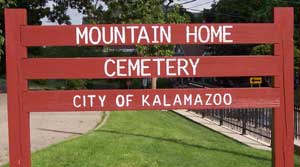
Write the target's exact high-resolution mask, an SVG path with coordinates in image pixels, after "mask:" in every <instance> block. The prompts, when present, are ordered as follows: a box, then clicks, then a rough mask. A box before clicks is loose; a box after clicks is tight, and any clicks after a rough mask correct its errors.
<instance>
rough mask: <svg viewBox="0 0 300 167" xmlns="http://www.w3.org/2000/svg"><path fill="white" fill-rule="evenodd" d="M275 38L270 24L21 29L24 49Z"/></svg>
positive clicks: (247, 41)
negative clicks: (29, 47)
mask: <svg viewBox="0 0 300 167" xmlns="http://www.w3.org/2000/svg"><path fill="white" fill-rule="evenodd" d="M76 29H77V30H76ZM110 29H112V31H110ZM76 31H77V35H76ZM86 31H87V32H86ZM199 31H200V33H199ZM120 34H121V37H122V38H120ZM123 34H124V35H123ZM276 34H277V29H276V27H275V26H274V24H272V23H256V24H230V23H225V24H122V25H118V24H102V25H80V26H77V25H66V26H24V27H23V28H22V30H21V35H22V44H23V45H24V46H77V45H137V44H139V45H145V44H252V43H277V42H279V39H278V36H277V35H276ZM166 35H167V36H166ZM84 36H86V37H88V38H87V41H85V40H86V39H85V38H84ZM89 37H90V38H89ZM140 37H141V38H140ZM195 37H196V38H195ZM77 38H78V39H77ZM139 38H140V39H139ZM195 39H196V40H195ZM77 40H78V41H77Z"/></svg>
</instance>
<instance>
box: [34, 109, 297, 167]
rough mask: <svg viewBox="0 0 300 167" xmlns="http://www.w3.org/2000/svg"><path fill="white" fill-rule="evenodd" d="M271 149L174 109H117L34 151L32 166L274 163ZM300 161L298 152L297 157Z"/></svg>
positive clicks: (247, 166) (240, 166) (253, 166)
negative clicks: (87, 128)
mask: <svg viewBox="0 0 300 167" xmlns="http://www.w3.org/2000/svg"><path fill="white" fill-rule="evenodd" d="M271 159H272V158H271V152H269V151H261V150H257V149H253V148H250V147H248V146H245V145H243V144H240V143H238V142H236V141H234V140H232V139H229V138H227V137H224V136H222V135H220V134H218V133H215V132H213V131H211V130H208V129H206V128H204V127H202V126H199V125H197V124H195V123H193V122H190V121H188V120H186V119H184V118H182V117H180V116H178V115H176V114H174V113H172V112H156V111H154V112H151V111H138V112H113V113H111V116H110V118H109V119H108V121H107V123H106V124H105V125H104V126H103V127H102V128H100V129H98V130H96V131H94V132H91V133H89V134H87V135H84V136H82V137H79V138H76V139H72V140H70V141H66V142H62V143H60V144H57V145H53V146H50V147H49V148H47V149H44V150H41V151H38V152H36V153H34V154H33V155H32V163H33V165H32V166H33V167H233V166H234V167H266V166H267V167H268V166H269V167H271ZM297 167H299V157H298V158H297Z"/></svg>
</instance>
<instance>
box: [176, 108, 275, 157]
mask: <svg viewBox="0 0 300 167" xmlns="http://www.w3.org/2000/svg"><path fill="white" fill-rule="evenodd" d="M174 112H175V113H177V114H179V115H181V116H183V117H186V118H188V119H190V120H192V121H194V122H196V123H199V124H201V125H203V126H205V127H207V128H209V129H212V130H214V131H216V132H219V133H221V134H223V135H225V136H228V137H230V138H232V139H234V140H237V141H238V142H241V143H244V144H246V145H248V146H250V147H253V148H257V149H262V150H269V151H270V150H271V147H269V146H268V145H267V144H264V143H261V142H258V141H256V140H254V139H251V137H249V136H247V135H246V136H244V135H241V134H239V133H237V132H235V131H233V130H231V129H229V128H225V127H223V126H219V125H218V124H216V123H214V122H212V121H209V120H207V119H204V118H202V117H201V116H200V115H199V114H196V113H194V112H192V111H187V110H175V111H174Z"/></svg>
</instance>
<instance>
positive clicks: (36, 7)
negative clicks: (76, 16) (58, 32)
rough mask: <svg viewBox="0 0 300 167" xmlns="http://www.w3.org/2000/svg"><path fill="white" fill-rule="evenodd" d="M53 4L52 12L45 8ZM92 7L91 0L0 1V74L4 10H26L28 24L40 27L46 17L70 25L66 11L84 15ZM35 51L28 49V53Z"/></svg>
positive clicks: (1, 69) (2, 69) (3, 65)
mask: <svg viewBox="0 0 300 167" xmlns="http://www.w3.org/2000/svg"><path fill="white" fill-rule="evenodd" d="M50 1H51V2H54V4H55V5H53V6H52V8H53V9H52V10H51V8H50V7H49V6H47V3H48V2H50ZM92 6H93V1H91V0H81V1H78V0H69V1H62V0H30V1H28V0H0V74H4V72H5V56H4V53H5V50H4V49H5V47H4V40H5V37H4V31H5V30H4V8H25V9H27V15H28V16H27V22H28V24H33V25H40V24H42V22H41V19H42V18H44V17H47V18H48V19H49V20H50V21H52V22H57V23H58V24H71V22H70V17H69V16H68V15H67V12H66V11H67V9H68V8H73V9H77V10H78V12H81V13H86V12H87V11H88V10H89V9H90V7H92ZM32 50H36V49H30V51H32Z"/></svg>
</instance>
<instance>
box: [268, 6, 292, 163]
mask: <svg viewBox="0 0 300 167" xmlns="http://www.w3.org/2000/svg"><path fill="white" fill-rule="evenodd" d="M274 21H275V26H276V27H277V32H276V34H277V35H278V39H279V41H280V42H279V43H276V44H275V46H274V51H275V56H279V57H280V61H281V62H280V69H281V71H282V73H281V75H280V76H276V77H275V83H274V86H275V87H276V88H280V107H279V108H275V110H274V113H273V115H274V117H273V121H274V123H273V133H274V135H273V142H272V146H273V167H293V166H294V137H293V131H294V123H293V117H294V112H293V107H294V98H293V96H294V93H293V92H294V86H293V85H294V80H293V75H294V63H293V62H294V42H293V33H294V32H293V28H294V12H293V8H275V11H274Z"/></svg>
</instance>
